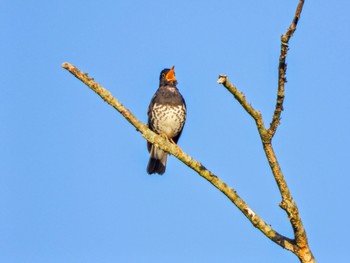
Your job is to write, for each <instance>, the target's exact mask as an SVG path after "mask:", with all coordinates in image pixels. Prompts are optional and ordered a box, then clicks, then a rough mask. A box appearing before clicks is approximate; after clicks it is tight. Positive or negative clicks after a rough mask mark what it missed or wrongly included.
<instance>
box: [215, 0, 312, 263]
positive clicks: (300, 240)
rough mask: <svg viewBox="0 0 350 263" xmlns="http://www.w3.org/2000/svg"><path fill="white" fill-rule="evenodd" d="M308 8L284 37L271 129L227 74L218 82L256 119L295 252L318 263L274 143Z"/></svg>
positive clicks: (302, 257) (292, 24) (301, 0)
mask: <svg viewBox="0 0 350 263" xmlns="http://www.w3.org/2000/svg"><path fill="white" fill-rule="evenodd" d="M303 5H304V0H300V1H299V3H298V6H297V9H296V12H295V15H294V18H293V21H292V23H291V25H290V26H289V28H288V30H287V32H286V33H285V34H284V35H282V36H281V54H280V58H279V67H278V74H279V77H278V89H277V100H276V106H275V111H274V114H273V117H272V122H271V124H270V128H269V129H266V128H265V127H264V124H263V118H262V115H261V113H260V112H259V111H257V110H255V109H254V108H253V107H252V106H251V105H250V104H249V103H248V102H247V101H246V98H245V96H244V95H243V93H242V92H241V91H239V90H238V89H237V88H236V87H235V86H234V85H233V84H232V83H230V82H229V80H228V78H227V76H226V75H220V76H219V79H218V83H219V84H222V85H223V86H224V87H225V88H226V89H227V90H229V91H230V92H231V93H232V94H233V96H234V97H235V99H236V100H237V101H238V102H239V103H240V104H241V105H242V107H243V108H244V109H245V110H246V112H247V113H248V114H249V115H250V116H252V117H253V119H254V120H255V123H256V126H257V129H258V131H259V134H260V137H261V140H262V144H263V149H264V152H265V155H266V157H267V160H268V162H269V165H270V168H271V171H272V174H273V176H274V178H275V181H276V183H277V186H278V189H279V191H280V193H281V197H282V202H281V203H280V207H281V208H282V209H283V210H285V211H286V213H287V215H288V218H289V219H290V222H291V225H292V228H293V231H294V242H295V245H294V248H293V253H294V254H295V255H297V256H298V257H299V259H300V261H301V262H316V261H315V258H314V257H313V255H312V252H311V250H310V248H309V245H308V240H307V235H306V232H305V229H304V226H303V223H302V221H301V218H300V214H299V211H298V207H297V205H296V203H295V201H294V199H293V197H292V195H291V193H290V191H289V188H288V186H287V183H286V181H285V178H284V176H283V174H282V170H281V168H280V166H279V164H278V161H277V157H276V155H275V153H274V150H273V147H272V144H271V140H272V138H273V136H274V135H275V133H276V130H277V127H278V125H279V123H280V118H281V112H282V110H283V101H284V85H285V83H286V70H287V65H286V62H285V61H286V57H287V54H288V44H289V40H290V38H291V37H292V36H293V33H294V32H295V30H296V26H297V23H298V21H299V18H300V14H301V11H302V8H303Z"/></svg>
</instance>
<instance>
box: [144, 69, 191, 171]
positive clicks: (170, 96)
mask: <svg viewBox="0 0 350 263" xmlns="http://www.w3.org/2000/svg"><path fill="white" fill-rule="evenodd" d="M176 84H177V81H176V78H175V72H174V66H173V67H172V68H171V69H163V70H162V72H161V73H160V77H159V88H158V90H157V92H156V93H155V94H154V95H153V97H152V100H151V103H150V105H149V108H148V127H149V128H150V129H151V130H152V131H154V132H155V133H157V134H160V135H162V136H165V137H166V138H167V139H169V140H170V141H172V142H174V143H177V141H178V140H179V138H180V135H181V133H182V129H183V127H184V125H185V121H186V103H185V100H184V98H183V97H182V95H181V94H180V92H179V90H178V89H177V88H176ZM147 148H148V152H149V153H150V159H149V162H148V166H147V173H149V174H154V173H157V174H163V173H164V172H165V166H166V160H167V153H166V152H165V151H163V150H161V149H159V148H158V147H157V146H155V145H153V144H151V143H149V142H147Z"/></svg>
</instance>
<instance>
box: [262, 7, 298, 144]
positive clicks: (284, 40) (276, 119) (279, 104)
mask: <svg viewBox="0 0 350 263" xmlns="http://www.w3.org/2000/svg"><path fill="white" fill-rule="evenodd" d="M303 6H304V0H300V1H299V4H298V7H297V9H296V11H295V15H294V18H293V21H292V23H291V24H290V26H289V28H288V30H287V32H286V33H285V34H283V35H282V36H281V53H280V57H279V64H278V89H277V99H276V106H275V111H274V113H273V116H272V122H271V124H270V128H269V130H268V132H269V134H270V136H271V138H272V137H273V136H274V135H275V133H276V130H277V127H278V125H279V124H280V119H281V113H282V111H283V102H284V85H285V83H286V82H287V79H286V72H287V64H286V58H287V54H288V50H289V40H290V39H291V37H292V36H293V34H294V32H295V30H296V28H297V24H298V21H299V19H300V14H301V11H302V9H303Z"/></svg>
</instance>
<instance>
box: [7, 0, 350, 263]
mask: <svg viewBox="0 0 350 263" xmlns="http://www.w3.org/2000/svg"><path fill="white" fill-rule="evenodd" d="M296 5H297V1H287V0H283V1H277V0H274V1H272V0H268V1H229V0H226V1H224V0H222V1H220V0H219V1H215V2H214V1H197V0H196V1H192V2H190V1H183V0H179V1H172V2H167V1H158V0H155V1H100V2H97V1H74V2H72V1H56V2H55V3H53V2H52V1H51V2H50V1H35V3H34V2H31V1H1V2H0V9H1V10H2V14H1V16H0V30H1V33H2V34H1V35H2V41H1V42H0V49H1V58H2V59H1V61H2V63H1V64H0V72H1V85H0V88H1V96H0V120H1V124H2V125H1V129H0V159H1V162H0V250H1V253H0V261H1V262H9V263H22V262H26V263H28V262H36V263H38V262H45V263H47V262H85V263H86V262H100V263H103V262H298V260H297V258H296V257H295V256H294V255H292V254H291V253H290V252H288V251H286V250H283V249H281V248H280V247H278V246H277V245H275V244H274V243H272V242H271V241H269V240H268V239H266V238H265V237H264V236H263V235H262V234H261V233H260V232H259V231H257V230H256V229H255V228H254V227H252V225H251V224H250V223H249V222H248V221H247V220H246V219H245V218H244V216H243V215H242V214H241V213H240V212H239V211H238V210H237V209H236V207H234V206H233V205H232V204H231V203H230V202H229V201H228V199H226V198H225V196H224V195H222V194H221V193H220V192H219V191H217V190H216V189H214V188H213V187H212V186H211V185H210V184H209V183H208V182H206V181H204V180H203V179H202V178H200V177H199V176H198V175H197V174H196V173H195V172H193V171H191V170H189V169H188V168H187V167H186V166H185V165H184V164H182V163H181V162H179V161H178V160H176V159H175V158H174V157H170V158H169V159H168V166H167V171H166V174H165V175H164V176H162V177H161V176H149V175H148V174H146V165H147V162H148V152H147V149H146V142H145V141H144V139H143V138H142V137H141V136H140V134H139V133H137V132H136V131H135V129H134V128H133V127H131V126H130V125H129V124H128V123H127V122H126V121H125V120H124V119H123V118H122V117H121V116H120V115H119V113H117V112H116V111H115V110H114V109H112V108H111V107H110V106H108V105H107V104H106V103H104V102H103V101H102V100H101V99H100V98H99V97H98V96H97V95H96V94H94V93H93V92H92V91H91V90H89V89H88V88H87V87H86V86H84V85H83V84H82V83H81V82H79V81H78V80H77V79H75V78H74V77H73V76H72V75H70V74H69V73H68V72H66V71H65V70H63V69H62V68H61V64H62V63H63V62H65V61H68V62H70V63H72V64H74V65H76V66H78V67H79V68H80V69H81V70H83V71H84V72H88V73H89V74H90V76H93V77H94V78H95V80H96V81H98V82H99V83H101V84H102V85H103V86H104V87H105V88H107V89H108V90H109V91H111V92H112V93H113V94H114V95H115V96H116V97H117V98H118V99H119V100H120V101H121V102H122V103H123V104H124V105H125V106H126V107H127V108H129V109H130V110H131V111H132V112H133V113H134V114H135V115H136V116H137V117H138V118H140V119H141V120H142V121H143V122H146V118H147V116H146V113H147V107H148V104H149V102H150V99H151V97H152V95H153V93H154V92H155V90H156V89H157V87H158V77H159V72H160V71H161V70H162V69H163V68H166V67H171V66H172V65H175V70H176V76H177V79H178V82H179V84H178V88H179V89H180V91H181V92H182V94H183V95H184V97H185V99H186V103H187V108H188V119H187V123H186V126H185V129H184V132H183V135H182V137H181V139H180V141H179V145H180V146H181V147H182V148H183V150H184V151H186V152H187V153H189V154H190V155H191V156H193V157H194V158H196V159H197V160H199V161H201V162H202V163H203V164H204V165H205V166H206V167H207V168H209V169H210V170H212V171H213V172H214V173H215V174H217V175H218V176H219V177H220V178H221V179H222V180H224V181H225V182H226V183H228V184H229V185H230V186H232V187H234V188H235V189H236V191H237V192H238V193H239V194H240V196H241V197H243V198H244V199H245V200H246V201H247V202H248V204H249V205H250V207H251V208H252V209H254V210H255V211H256V212H257V213H259V215H260V216H261V217H262V218H264V220H265V221H266V222H268V223H269V224H271V225H272V226H273V227H274V228H275V229H276V230H277V231H279V232H280V233H282V234H284V235H286V236H292V231H291V228H290V225H289V223H288V220H287V217H286V214H285V213H284V212H283V211H282V210H281V209H280V208H279V207H278V203H279V202H280V196H279V193H278V190H277V187H276V185H275V183H274V179H273V177H272V175H271V173H270V171H269V168H268V165H267V162H266V160H265V158H264V154H263V151H262V147H261V143H260V141H259V138H258V134H257V131H256V129H255V126H254V123H253V121H252V120H251V118H250V117H249V116H248V115H247V114H246V113H245V112H244V111H243V110H242V108H241V106H240V105H239V104H238V103H237V102H236V101H235V100H234V99H233V97H232V95H230V94H229V93H228V92H227V91H226V90H225V89H224V88H223V87H222V86H221V85H218V84H217V83H216V80H217V76H218V75H219V74H220V73H225V74H227V75H228V76H229V78H230V80H231V81H232V82H233V83H235V84H236V85H237V87H238V88H239V89H240V90H241V91H243V92H244V93H245V95H246V96H247V98H248V100H249V101H250V102H251V103H252V104H253V106H254V107H255V108H257V109H259V110H260V111H261V112H262V113H263V116H264V120H265V123H266V124H268V123H269V122H270V118H271V114H272V112H273V107H274V103H275V95H276V85H277V65H278V55H279V45H280V42H279V38H280V35H281V34H282V33H284V32H285V30H286V28H287V27H288V25H289V23H290V21H291V19H292V17H293V14H294V10H295V7H296ZM349 8H350V4H349V2H348V1H345V0H340V1H337V2H334V3H329V1H318V2H317V4H316V3H313V2H312V1H306V3H305V7H304V11H303V13H302V18H301V20H300V23H299V25H298V29H297V31H296V33H295V36H294V38H293V39H292V40H291V42H290V52H289V56H288V59H287V63H288V71H287V78H288V83H287V85H286V100H285V105H284V108H285V111H284V112H283V115H282V121H281V126H280V127H279V130H278V131H277V134H276V136H275V138H274V141H273V143H274V147H275V151H276V153H277V155H278V158H279V162H280V165H281V167H282V170H283V172H284V174H285V177H286V180H287V182H288V184H289V186H290V189H291V191H292V195H293V197H294V198H295V200H296V202H297V204H298V206H299V210H300V213H301V217H302V219H303V222H304V226H305V228H306V230H307V234H308V236H309V242H310V246H311V248H312V250H313V253H314V255H315V257H316V258H317V259H318V260H319V261H320V262H334V261H338V262H346V260H347V259H348V255H347V254H348V253H347V252H346V251H347V243H348V242H347V241H348V240H347V236H348V235H349V230H348V227H347V218H348V217H349V216H350V215H349V211H348V209H347V207H348V203H349V196H348V186H349V184H350V180H349V176H348V174H349V171H348V167H347V166H346V164H347V163H348V162H349V148H350V143H349V138H348V131H349V129H350V126H349V110H350V108H349V99H350V92H349V87H348V82H349V81H348V68H349V66H348V63H349V59H350V54H349V49H348V47H349V46H350V38H349V34H348V33H349V32H348V31H349V29H348V26H347V25H349V24H350V17H349V15H348V13H349Z"/></svg>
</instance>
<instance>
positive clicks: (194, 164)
mask: <svg viewBox="0 0 350 263" xmlns="http://www.w3.org/2000/svg"><path fill="white" fill-rule="evenodd" d="M62 67H63V68H65V69H67V70H68V71H69V72H70V73H72V74H73V75H74V76H75V77H76V78H78V79H79V80H81V81H82V82H83V83H85V84H86V85H87V86H88V87H89V88H91V89H92V90H93V91H94V92H96V93H97V94H98V95H99V96H100V97H101V98H102V99H103V100H104V101H105V102H107V103H108V104H109V105H111V106H112V107H113V108H115V109H116V110H117V111H118V112H120V113H121V114H122V115H123V116H124V117H125V119H127V120H128V121H129V122H130V124H131V125H133V126H134V127H135V128H136V129H137V130H138V131H139V132H140V133H141V134H142V136H143V137H144V138H145V139H146V140H147V141H149V142H150V143H152V144H155V145H157V146H158V147H159V148H161V149H162V150H165V151H167V152H168V153H170V154H172V155H174V156H175V157H176V158H177V159H179V160H180V161H182V162H183V163H184V164H186V165H187V166H188V167H190V168H192V169H193V170H194V171H196V172H197V173H198V174H199V175H200V176H202V177H203V178H204V179H206V180H207V181H209V182H210V183H211V184H212V185H213V186H215V187H216V188H217V189H218V190H220V191H221V192H222V193H223V194H224V195H226V197H227V198H228V199H230V200H231V202H232V203H233V204H234V205H235V206H236V207H237V208H238V209H239V210H240V211H241V212H242V213H243V214H244V215H245V216H246V217H247V218H248V220H249V221H250V222H251V223H252V224H253V226H254V227H256V228H258V229H259V230H260V231H261V232H262V233H263V234H264V235H265V236H267V237H268V238H269V239H271V240H272V241H273V242H275V243H276V244H278V245H280V246H281V247H283V248H285V249H287V250H290V251H294V247H295V245H294V241H293V240H291V239H289V238H287V237H285V236H283V235H281V234H279V233H277V232H276V231H275V230H274V229H273V228H272V227H271V226H270V225H268V224H267V223H266V222H265V221H264V220H263V219H262V218H261V217H260V216H259V215H258V214H256V213H255V212H254V211H253V210H252V209H251V208H250V207H249V206H248V205H247V203H246V202H245V201H244V200H243V199H242V198H241V197H240V196H239V195H238V194H237V193H236V191H235V190H234V189H233V188H231V187H229V186H227V185H226V184H225V183H224V182H223V181H222V180H221V179H220V178H218V177H217V176H216V175H215V174H213V173H212V172H211V171H209V170H208V169H206V168H205V167H204V166H203V165H202V164H201V163H200V162H198V161H196V160H195V159H193V158H192V157H191V156H189V155H188V154H186V153H185V152H183V151H182V150H181V148H179V147H178V146H177V145H174V144H172V143H170V142H169V141H167V140H166V139H165V138H163V137H162V136H159V135H157V134H156V133H154V132H153V131H151V130H150V129H149V128H148V126H147V125H145V124H143V123H142V122H140V121H139V120H138V119H137V118H136V117H135V116H134V115H133V114H132V113H131V112H130V111H129V110H128V109H127V108H125V107H124V106H123V105H122V104H121V103H120V102H119V101H118V100H117V99H116V98H114V97H113V95H112V94H111V93H110V92H109V91H108V90H106V89H105V88H103V87H102V86H101V85H100V84H98V83H97V82H95V81H94V79H93V78H90V77H89V76H88V75H87V74H85V73H83V72H81V71H80V70H79V69H78V68H76V67H75V66H73V65H72V64H69V63H67V62H65V63H63V64H62Z"/></svg>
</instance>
